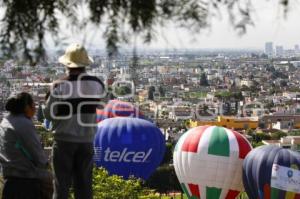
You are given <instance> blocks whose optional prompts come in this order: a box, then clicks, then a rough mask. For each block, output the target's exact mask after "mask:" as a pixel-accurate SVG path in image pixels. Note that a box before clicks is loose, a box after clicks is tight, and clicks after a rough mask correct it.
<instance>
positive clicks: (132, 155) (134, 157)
mask: <svg viewBox="0 0 300 199" xmlns="http://www.w3.org/2000/svg"><path fill="white" fill-rule="evenodd" d="M127 150H128V148H124V149H123V151H122V152H120V151H111V150H110V148H109V147H108V148H107V149H106V150H105V152H104V153H105V155H104V161H106V162H135V163H142V162H147V159H148V157H149V156H150V154H151V152H152V148H150V149H149V150H148V151H146V152H144V151H138V152H135V151H127Z"/></svg>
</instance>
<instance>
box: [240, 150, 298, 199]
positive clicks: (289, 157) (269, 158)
mask: <svg viewBox="0 0 300 199" xmlns="http://www.w3.org/2000/svg"><path fill="white" fill-rule="evenodd" d="M299 169H300V154H299V153H298V152H295V151H291V150H288V149H283V148H281V147H278V146H270V145H269V146H261V147H258V148H256V149H254V150H253V151H251V152H250V153H249V154H248V155H247V157H246V158H245V161H244V164H243V182H244V186H245V190H246V192H247V195H248V197H249V198H250V199H300V171H299Z"/></svg>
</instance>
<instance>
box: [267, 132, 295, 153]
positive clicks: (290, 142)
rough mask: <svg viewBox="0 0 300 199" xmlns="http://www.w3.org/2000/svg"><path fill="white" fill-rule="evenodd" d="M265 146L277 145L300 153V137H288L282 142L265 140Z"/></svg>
mask: <svg viewBox="0 0 300 199" xmlns="http://www.w3.org/2000/svg"><path fill="white" fill-rule="evenodd" d="M262 142H263V143H264V144H265V145H275V146H279V147H282V148H286V149H292V150H294V151H298V152H300V136H287V137H283V138H281V139H280V140H263V141H262Z"/></svg>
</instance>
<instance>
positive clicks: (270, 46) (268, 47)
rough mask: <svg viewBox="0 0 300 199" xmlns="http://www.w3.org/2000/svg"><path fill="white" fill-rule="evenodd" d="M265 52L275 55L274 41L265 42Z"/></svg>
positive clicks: (270, 55)
mask: <svg viewBox="0 0 300 199" xmlns="http://www.w3.org/2000/svg"><path fill="white" fill-rule="evenodd" d="M265 53H266V54H267V55H268V56H269V57H272V56H273V42H266V44H265Z"/></svg>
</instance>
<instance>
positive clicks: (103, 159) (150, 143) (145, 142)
mask: <svg viewBox="0 0 300 199" xmlns="http://www.w3.org/2000/svg"><path fill="white" fill-rule="evenodd" d="M94 147H95V158H94V159H95V163H96V166H98V167H104V168H106V169H107V170H108V172H109V173H110V174H116V175H120V176H123V177H124V178H128V177H129V176H131V175H133V176H135V177H137V178H142V179H145V180H146V179H147V178H148V177H150V175H151V174H152V173H153V172H154V170H155V169H156V168H157V167H158V166H159V164H160V162H161V161H162V159H163V156H164V153H165V140H164V136H163V135H162V133H161V131H160V130H159V128H157V127H156V126H155V125H154V124H153V123H151V122H149V121H147V120H143V119H139V118H126V117H116V118H109V119H106V120H103V121H102V122H100V123H99V125H98V130H97V133H96V136H95V140H94Z"/></svg>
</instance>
